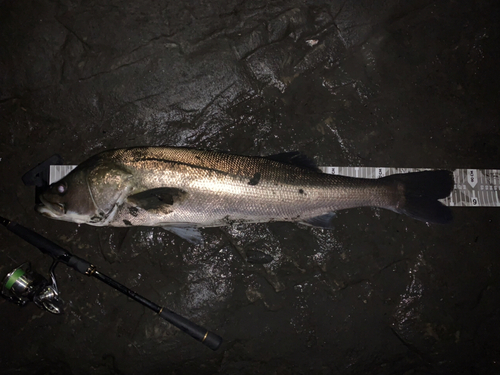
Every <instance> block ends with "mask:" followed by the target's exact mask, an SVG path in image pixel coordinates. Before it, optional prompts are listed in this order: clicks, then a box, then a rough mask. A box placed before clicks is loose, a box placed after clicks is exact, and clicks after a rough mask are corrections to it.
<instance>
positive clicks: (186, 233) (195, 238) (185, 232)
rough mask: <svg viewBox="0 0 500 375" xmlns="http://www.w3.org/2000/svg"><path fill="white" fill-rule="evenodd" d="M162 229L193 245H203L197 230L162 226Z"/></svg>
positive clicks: (201, 237)
mask: <svg viewBox="0 0 500 375" xmlns="http://www.w3.org/2000/svg"><path fill="white" fill-rule="evenodd" d="M162 228H163V229H165V230H167V231H169V232H171V233H173V234H175V235H177V236H179V237H181V238H182V239H185V240H186V241H187V242H189V243H192V244H194V245H201V244H203V236H202V235H201V232H200V230H199V229H198V228H195V227H169V226H164V227H162Z"/></svg>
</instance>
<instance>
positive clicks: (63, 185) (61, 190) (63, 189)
mask: <svg viewBox="0 0 500 375" xmlns="http://www.w3.org/2000/svg"><path fill="white" fill-rule="evenodd" d="M56 190H57V193H58V194H59V195H62V194H64V193H66V190H68V185H67V184H66V183H65V182H61V183H59V184H57V185H56Z"/></svg>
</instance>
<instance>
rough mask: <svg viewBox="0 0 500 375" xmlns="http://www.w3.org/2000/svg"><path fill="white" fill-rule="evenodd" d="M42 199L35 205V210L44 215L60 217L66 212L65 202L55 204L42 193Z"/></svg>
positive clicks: (52, 217) (54, 217)
mask: <svg viewBox="0 0 500 375" xmlns="http://www.w3.org/2000/svg"><path fill="white" fill-rule="evenodd" d="M40 201H41V203H39V204H38V205H36V206H35V211H37V212H38V213H40V214H42V215H43V216H45V217H48V218H51V219H60V218H61V216H63V215H64V214H66V209H65V207H64V204H62V203H55V204H54V203H50V202H47V201H46V200H45V199H44V198H43V197H42V196H41V195H40Z"/></svg>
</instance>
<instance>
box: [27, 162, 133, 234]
mask: <svg viewBox="0 0 500 375" xmlns="http://www.w3.org/2000/svg"><path fill="white" fill-rule="evenodd" d="M129 177H130V174H128V173H127V172H126V171H124V170H122V169H121V168H118V167H117V166H116V165H114V164H112V163H105V162H102V161H99V162H91V163H88V162H86V163H84V164H82V165H80V166H78V167H77V168H75V169H74V170H73V171H71V172H70V173H69V174H68V175H67V176H66V177H64V178H63V179H61V180H59V181H57V182H55V183H53V184H51V185H50V186H48V187H47V188H46V189H45V190H44V191H42V192H41V193H40V195H39V198H40V202H41V203H40V204H39V205H37V206H36V207H35V209H36V211H38V212H39V213H41V214H42V215H44V216H46V217H49V218H51V219H56V220H62V221H69V222H73V223H78V224H91V225H106V224H107V223H108V222H109V220H110V219H112V215H113V213H114V212H116V210H117V208H118V207H119V206H120V205H121V204H123V200H124V199H125V197H126V195H127V193H128V192H129V191H130V186H129V185H128V184H127V181H128V179H129Z"/></svg>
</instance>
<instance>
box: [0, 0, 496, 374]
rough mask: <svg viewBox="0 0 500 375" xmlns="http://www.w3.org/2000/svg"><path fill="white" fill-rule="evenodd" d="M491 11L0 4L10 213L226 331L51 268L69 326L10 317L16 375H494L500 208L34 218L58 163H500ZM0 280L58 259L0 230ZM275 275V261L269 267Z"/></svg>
mask: <svg viewBox="0 0 500 375" xmlns="http://www.w3.org/2000/svg"><path fill="white" fill-rule="evenodd" d="M499 13H500V12H499V6H498V5H497V4H496V2H495V1H482V2H476V1H472V0H470V1H439V2H432V1H418V0H412V1H409V2H399V1H391V0H390V1H380V2H375V1H354V0H353V1H349V0H347V1H345V0H344V1H333V2H332V1H329V2H327V1H321V0H318V1H288V2H283V1H275V2H265V1H253V2H244V1H231V0H215V1H210V2H208V1H204V2H174V1H170V2H157V1H142V2H136V1H128V0H115V1H111V2H105V1H90V2H88V1H72V0H59V1H57V2H55V1H52V2H51V1H33V2H29V3H25V2H19V1H1V2H0V25H1V26H0V46H1V48H0V116H1V117H0V119H1V120H0V121H1V127H0V158H1V159H0V176H1V181H2V183H1V184H0V207H1V208H0V215H2V216H6V217H8V218H10V219H12V220H15V221H17V222H19V223H21V224H23V225H25V226H27V227H29V228H32V229H34V230H36V231H38V232H39V233H41V234H43V235H45V236H47V237H48V238H50V239H52V240H53V241H55V242H57V243H58V244H60V245H62V246H64V247H66V248H67V249H68V250H70V251H72V252H73V253H75V254H76V255H78V256H80V257H83V258H86V259H88V260H90V261H91V262H92V263H94V264H95V265H96V266H97V267H98V268H99V269H100V270H101V271H102V272H103V273H105V274H108V275H109V276H111V277H114V278H116V280H118V281H120V282H122V283H124V284H126V285H127V286H129V287H130V288H132V289H134V290H135V291H136V292H138V293H140V294H142V295H144V296H145V297H147V298H149V299H151V300H153V301H155V302H157V303H158V304H160V305H165V306H167V307H169V308H170V309H172V310H174V311H176V312H178V313H180V314H181V315H184V316H186V317H188V318H190V319H192V320H194V321H196V322H197V323H199V324H202V325H204V326H206V327H208V328H209V329H211V330H213V331H215V332H217V333H218V334H220V335H221V336H223V337H224V339H225V342H224V344H223V346H222V347H221V348H220V349H219V350H218V351H217V352H212V351H211V350H209V349H207V348H206V347H204V346H203V345H201V344H199V343H197V342H196V341H194V340H192V339H191V338H190V337H188V336H186V335H184V334H182V333H181V332H179V331H178V330H176V329H175V328H173V327H172V326H170V325H169V324H168V323H166V322H164V321H162V320H161V319H160V318H158V317H156V316H154V314H153V313H152V312H150V311H149V310H146V309H145V308H143V307H142V306H141V305H139V304H137V303H136V302H133V301H131V300H129V299H127V298H126V297H125V296H123V295H120V294H119V293H117V292H115V291H114V290H112V289H111V288H110V287H108V286H106V285H104V284H102V283H100V282H99V281H97V280H95V279H90V278H86V277H85V276H81V275H80V274H77V273H76V272H75V271H73V270H71V269H68V268H66V267H65V266H58V268H57V276H58V281H59V284H60V289H61V293H62V297H63V299H64V300H65V303H66V305H65V314H64V315H61V316H55V315H51V314H49V313H47V312H43V311H42V310H40V309H38V308H37V307H36V306H34V305H33V304H31V305H29V306H26V307H24V308H19V307H18V306H16V305H13V304H10V303H8V302H7V301H3V300H2V301H0V321H1V323H0V330H1V337H2V340H1V341H2V343H1V344H0V345H1V347H2V350H1V354H0V364H1V366H0V373H2V374H88V373H93V374H138V373H141V374H191V373H197V374H367V373H370V374H407V375H410V374H451V373H453V374H497V373H500V362H499V361H500V342H499V335H500V328H499V327H500V316H499V312H500V302H499V297H500V284H499V280H500V279H499V276H498V269H499V266H500V256H499V254H500V252H499V248H498V243H499V238H500V235H499V231H498V220H499V218H500V210H499V209H497V208H455V209H454V210H453V211H454V215H455V220H454V222H453V224H451V225H446V226H438V225H426V224H425V223H421V222H417V221H415V220H412V219H410V218H408V217H402V216H399V215H396V214H394V213H392V212H387V211H381V210H375V209H355V210H351V211H348V212H342V213H340V214H339V215H338V217H337V218H336V219H335V225H336V229H335V230H332V231H327V230H321V229H310V228H304V227H299V226H297V225H294V224H285V223H272V224H266V225H264V224H261V225H246V226H237V227H232V228H222V229H217V228H216V229H206V230H204V231H203V233H204V236H205V244H204V245H191V244H189V243H187V242H186V241H184V240H182V239H179V238H178V237H175V236H174V235H173V234H171V233H168V232H165V231H163V230H162V229H159V228H156V229H150V228H132V229H114V228H95V227H89V226H77V225H75V224H71V223H64V222H55V221H51V220H50V219H47V218H44V217H41V216H39V215H38V214H36V213H35V212H34V210H33V205H34V189H33V187H26V186H24V185H23V184H22V181H21V176H22V175H23V174H24V173H25V172H26V171H28V170H29V169H31V168H32V167H34V166H35V165H37V163H39V162H41V161H43V160H45V159H46V158H47V157H49V156H51V155H52V154H55V153H58V154H60V155H61V156H62V157H63V158H64V161H65V162H66V163H67V164H78V163H80V162H82V161H83V160H85V159H86V158H87V157H89V156H91V155H93V154H95V153H97V152H99V151H102V150H105V149H108V148H120V147H127V146H138V145H172V146H192V147H198V148H206V149H214V150H225V151H231V152H233V153H238V154H246V155H270V154H275V153H280V152H285V151H301V152H304V153H306V154H307V155H309V156H311V157H314V159H315V160H316V161H317V163H318V164H319V165H346V166H347V165H349V166H393V167H431V168H449V169H453V168H500V162H499V160H500V159H499V145H500V135H499V126H498V124H499V120H500V116H499V112H498V103H499V91H498V87H499V83H500V79H499V75H498V62H499V57H500V56H499V51H500V47H499V44H498V40H499V28H498V26H497V20H498V19H499V16H500V14H499ZM0 240H1V243H2V247H1V249H0V273H1V275H2V277H3V275H5V274H6V273H7V272H8V271H10V270H11V269H12V268H14V267H15V266H17V265H19V264H20V263H22V262H24V261H26V260H31V261H32V263H33V265H34V266H35V267H36V269H37V270H38V271H43V272H46V270H47V269H48V266H49V265H50V260H49V259H48V257H46V256H44V255H42V254H41V253H40V252H39V251H38V250H37V249H36V248H34V247H32V246H30V245H28V244H26V243H25V242H23V241H22V240H20V239H19V238H17V237H15V236H14V235H12V234H10V233H9V232H7V231H6V230H1V231H0ZM266 262H267V263H266Z"/></svg>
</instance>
